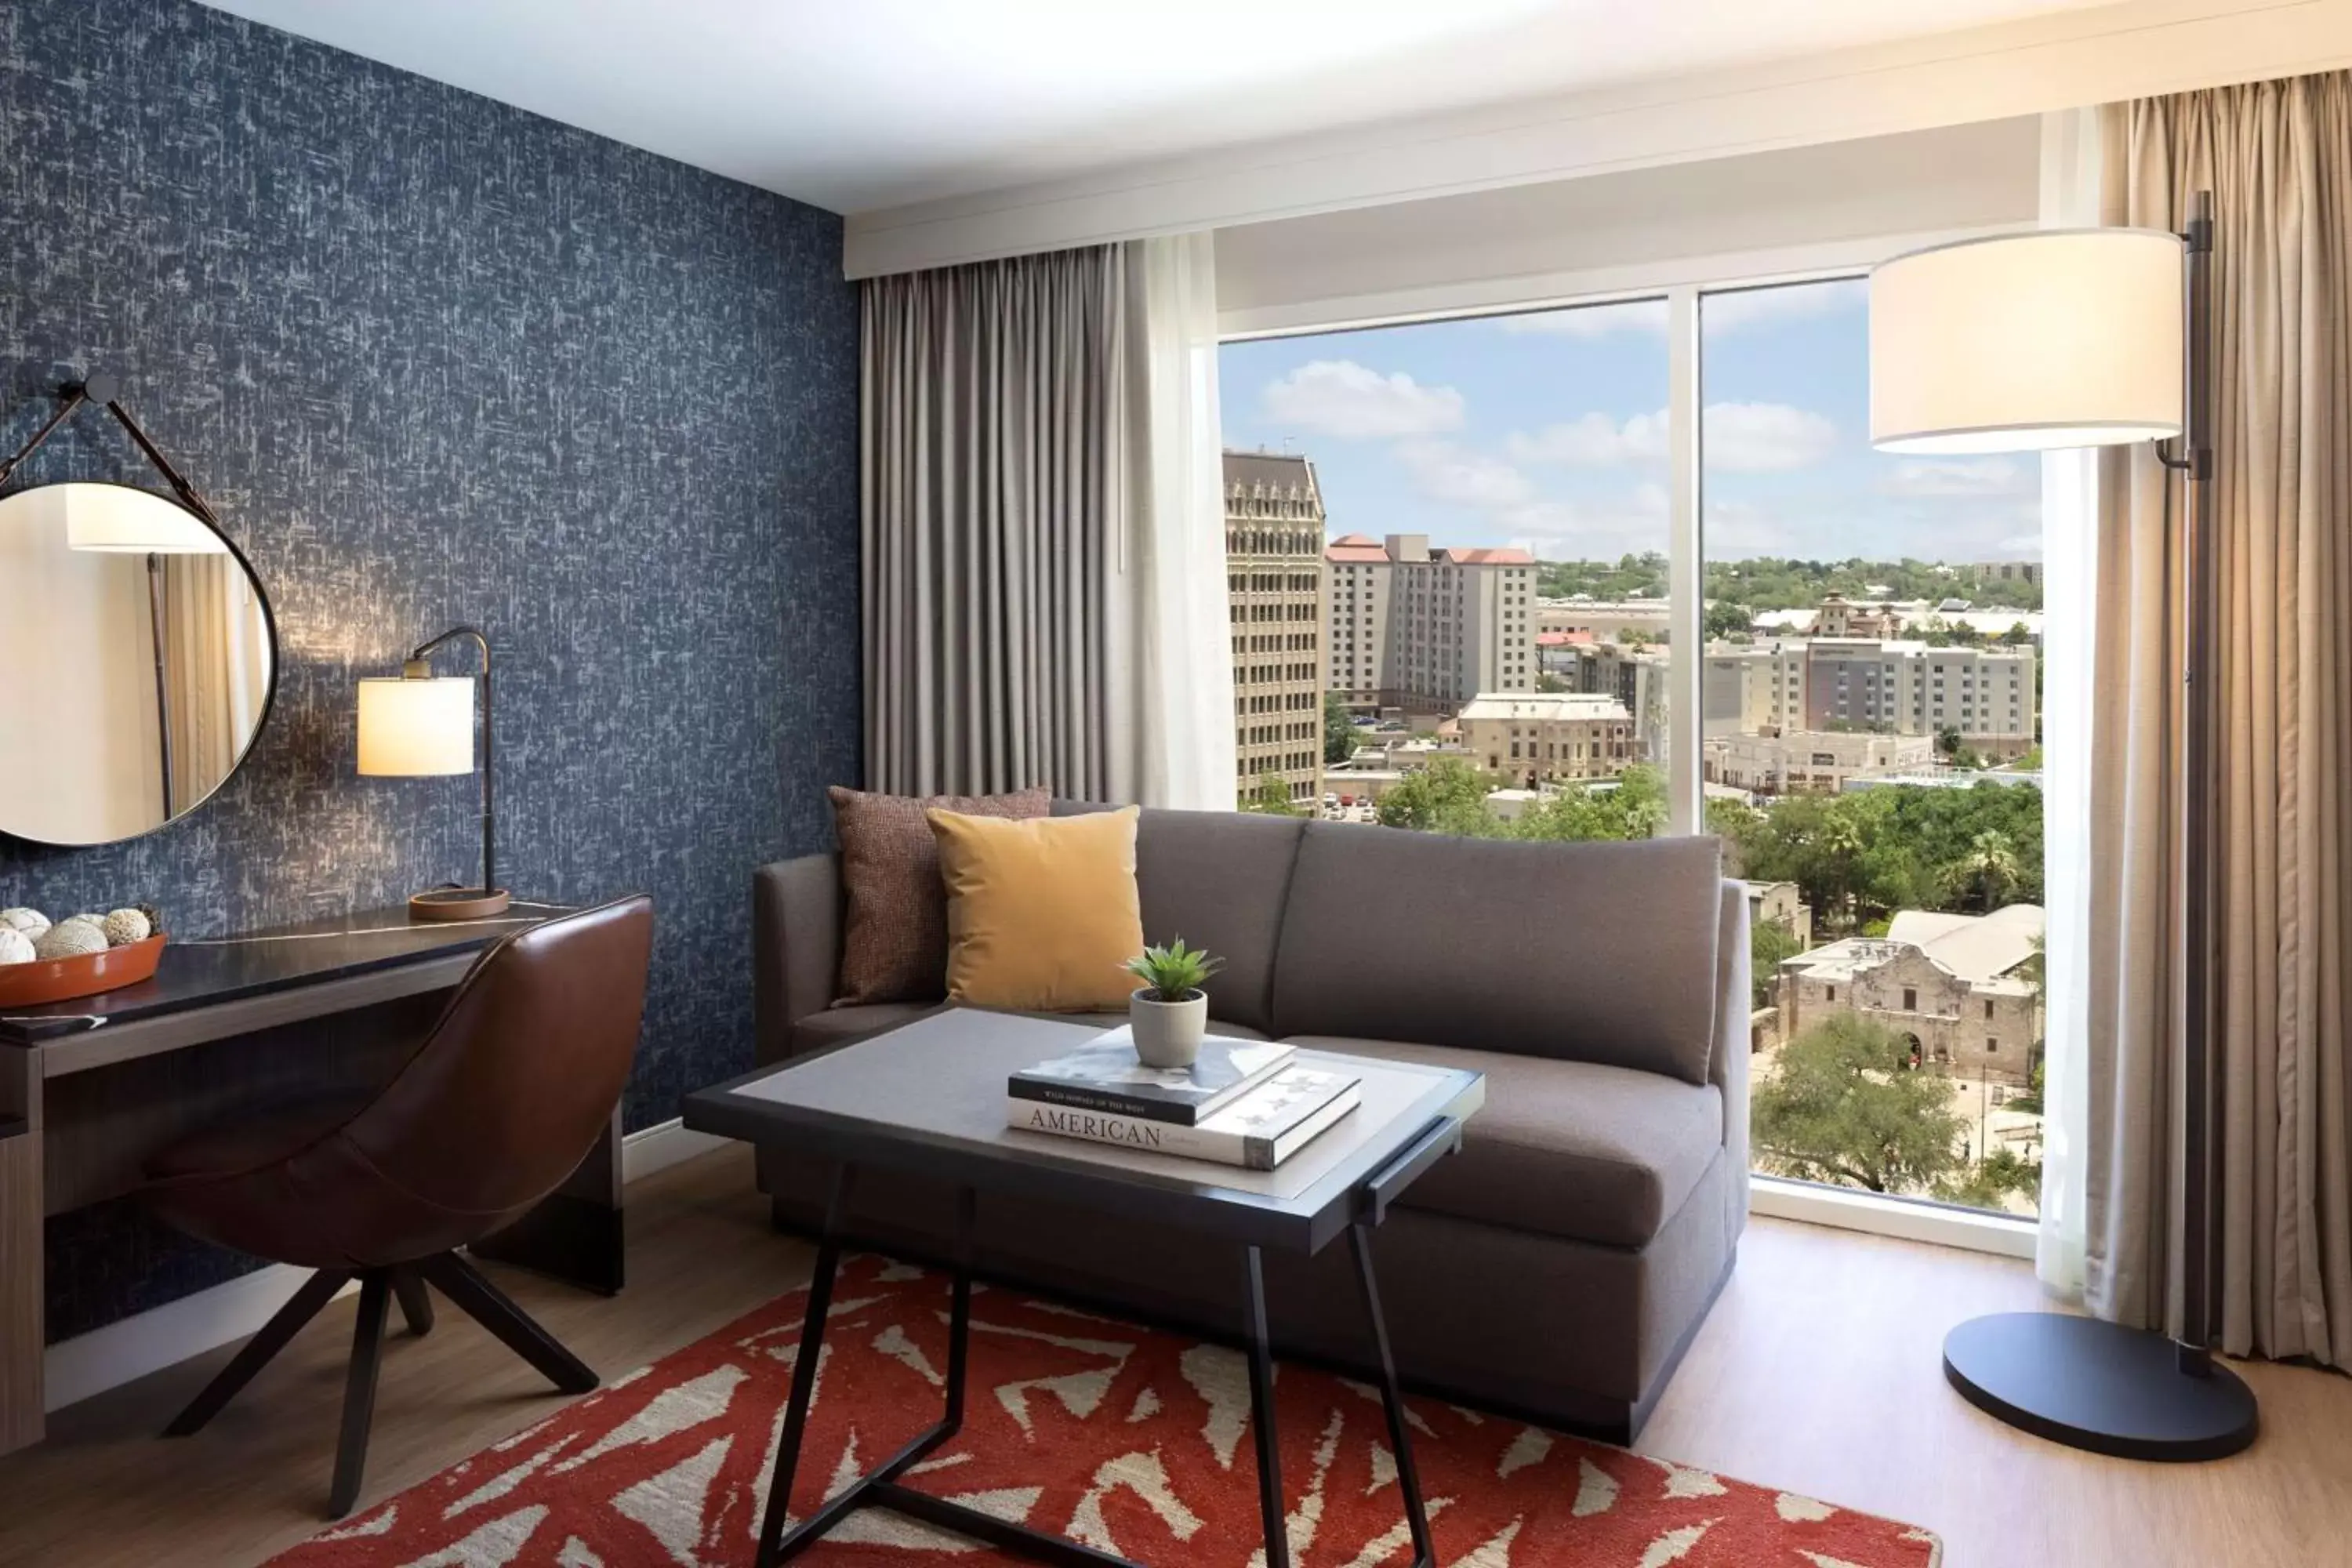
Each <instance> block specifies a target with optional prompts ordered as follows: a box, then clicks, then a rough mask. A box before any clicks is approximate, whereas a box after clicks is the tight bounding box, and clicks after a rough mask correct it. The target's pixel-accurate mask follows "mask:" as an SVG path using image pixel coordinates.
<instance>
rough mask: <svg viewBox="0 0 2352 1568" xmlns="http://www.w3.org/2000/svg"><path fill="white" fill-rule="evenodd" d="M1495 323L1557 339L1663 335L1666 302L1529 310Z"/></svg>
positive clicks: (1502, 318) (1508, 328) (1501, 326)
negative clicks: (1621, 334) (1639, 334)
mask: <svg viewBox="0 0 2352 1568" xmlns="http://www.w3.org/2000/svg"><path fill="white" fill-rule="evenodd" d="M1495 324H1496V326H1498V327H1500V328H1502V329H1503V331H1507V332H1524V333H1534V334H1537V335H1538V336H1542V337H1557V338H1605V337H1608V336H1610V335H1611V334H1612V333H1615V332H1663V331H1665V330H1666V302H1665V301H1664V300H1627V301H1626V302H1625V303H1623V304H1622V305H1576V306H1571V307H1570V308H1569V309H1567V310H1529V311H1528V312H1527V313H1526V314H1524V315H1517V316H1497V317H1496V318H1495Z"/></svg>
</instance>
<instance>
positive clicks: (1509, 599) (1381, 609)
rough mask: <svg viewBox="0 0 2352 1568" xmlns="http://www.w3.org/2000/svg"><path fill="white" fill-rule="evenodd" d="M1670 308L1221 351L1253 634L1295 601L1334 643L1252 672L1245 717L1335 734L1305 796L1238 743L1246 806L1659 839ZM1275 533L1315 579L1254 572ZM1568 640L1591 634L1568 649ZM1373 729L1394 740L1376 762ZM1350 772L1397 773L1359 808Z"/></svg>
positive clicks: (1230, 495) (1294, 338) (1461, 323)
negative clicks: (1280, 667)
mask: <svg viewBox="0 0 2352 1568" xmlns="http://www.w3.org/2000/svg"><path fill="white" fill-rule="evenodd" d="M1661 310H1662V301H1658V300H1639V301H1632V302H1628V303H1619V304H1608V305H1594V306H1584V307H1578V308H1574V309H1569V310H1537V311H1528V312H1521V313H1517V314H1511V315H1502V316H1488V317H1480V318H1465V319H1462V320H1454V321H1423V322H1414V323H1410V324H1405V325H1400V326H1393V327H1378V328H1370V329H1365V330H1361V331H1345V332H1318V333H1307V334H1296V335H1290V336H1282V337H1269V338H1261V339H1254V340H1242V341H1234V342H1227V343H1226V344H1224V345H1223V349H1222V351H1221V353H1220V356H1219V381H1220V399H1219V401H1220V405H1221V407H1222V409H1223V417H1224V421H1225V427H1224V432H1223V433H1224V437H1225V447H1226V456H1225V490H1226V505H1227V530H1226V536H1227V557H1228V564H1229V568H1230V576H1231V579H1232V581H1233V582H1234V583H1239V584H1249V583H1252V582H1254V580H1255V578H1256V577H1257V576H1258V575H1259V574H1263V573H1265V572H1266V571H1268V570H1272V571H1275V572H1276V573H1278V574H1279V577H1280V581H1281V583H1282V584H1283V586H1282V587H1281V588H1280V589H1279V590H1278V591H1277V594H1276V595H1272V597H1276V599H1277V602H1276V603H1274V604H1273V605H1272V606H1271V607H1272V608H1273V609H1274V610H1276V612H1277V613H1276V614H1273V615H1269V616H1257V617H1251V618H1271V619H1288V618H1291V617H1290V616H1289V614H1288V613H1287V612H1286V609H1285V605H1287V604H1289V603H1292V602H1296V603H1297V604H1299V605H1304V606H1305V613H1304V614H1303V615H1302V616H1299V617H1298V618H1300V619H1304V620H1307V621H1310V622H1313V623H1316V624H1318V625H1322V626H1328V628H1329V630H1328V633H1327V634H1326V636H1327V639H1328V645H1329V646H1328V647H1316V648H1314V649H1313V651H1314V652H1315V653H1316V654H1317V658H1316V660H1315V662H1313V663H1312V664H1310V665H1307V666H1304V667H1301V668H1300V669H1299V670H1298V671H1297V672H1296V673H1293V672H1290V671H1286V672H1285V673H1284V674H1283V675H1282V676H1281V677H1280V678H1279V680H1278V681H1276V682H1268V681H1265V680H1260V679H1254V678H1253V679H1249V680H1248V681H1247V682H1246V683H1245V684H1244V681H1243V677H1244V675H1245V674H1251V673H1252V672H1250V671H1249V670H1248V667H1246V666H1239V667H1237V668H1236V672H1235V673H1236V681H1237V695H1242V694H1244V693H1245V692H1251V693H1254V692H1257V691H1261V690H1267V689H1273V690H1274V694H1276V695H1279V696H1281V697H1284V698H1286V699H1288V698H1291V697H1294V696H1298V697H1303V698H1304V699H1305V700H1306V703H1307V705H1308V706H1320V707H1322V708H1323V709H1324V710H1325V712H1326V714H1327V719H1326V729H1327V733H1328V736H1329V739H1328V740H1327V742H1326V744H1325V746H1324V748H1323V751H1322V752H1321V755H1320V757H1319V759H1318V758H1317V757H1315V756H1312V755H1309V756H1307V758H1306V759H1305V761H1306V762H1307V763H1309V764H1311V766H1310V767H1307V768H1302V769H1299V770H1297V773H1296V775H1295V776H1294V775H1293V774H1291V773H1280V774H1277V773H1275V772H1274V771H1273V770H1274V765H1275V763H1277V762H1289V763H1296V762H1297V761H1299V758H1298V757H1297V755H1296V754H1295V753H1292V754H1285V755H1283V756H1281V757H1276V756H1275V755H1273V754H1271V753H1265V752H1262V749H1261V748H1258V747H1256V746H1255V745H1254V744H1252V743H1250V742H1247V740H1246V731H1242V732H1241V733H1242V734H1243V735H1244V744H1243V750H1244V753H1245V755H1244V764H1243V765H1242V766H1241V767H1239V768H1238V770H1237V776H1238V777H1239V779H1240V780H1241V785H1242V788H1241V793H1242V795H1243V796H1244V805H1258V804H1259V803H1260V802H1261V801H1265V800H1270V801H1272V802H1274V803H1275V804H1276V807H1277V808H1279V806H1280V805H1281V803H1282V802H1283V800H1284V799H1285V798H1286V793H1288V792H1295V791H1297V790H1298V789H1300V788H1301V787H1302V786H1303V787H1304V788H1305V789H1306V791H1307V793H1308V794H1310V795H1317V796H1322V797H1328V796H1335V795H1336V796H1343V797H1348V804H1343V805H1338V806H1335V807H1333V808H1332V810H1334V811H1335V812H1336V813H1337V814H1338V815H1340V816H1353V817H1356V818H1359V819H1364V818H1371V817H1375V816H1376V817H1377V818H1378V819H1379V820H1381V821H1384V822H1388V823H1390V824H1391V825H1393V826H1407V827H1417V828H1423V829H1433V830H1442V831H1450V832H1477V833H1482V834H1488V835H1493V836H1496V837H1519V838H1534V839H1541V838H1581V837H1609V838H1627V837H1648V836H1650V835H1652V834H1654V833H1659V832H1663V831H1665V830H1666V828H1667V826H1669V822H1670V820H1671V819H1672V814H1671V812H1670V810H1669V805H1668V770H1669V768H1670V766H1671V755H1670V735H1669V731H1668V725H1669V722H1670V717H1669V716H1670V711H1671V706H1672V705H1671V704H1670V702H1669V701H1668V688H1669V685H1670V684H1671V673H1670V672H1671V668H1672V665H1671V660H1672V658H1673V646H1672V645H1673V638H1672V636H1671V624H1672V620H1673V613H1674V605H1673V601H1672V597H1671V595H1670V593H1669V587H1670V584H1669V574H1668V570H1667V552H1668V545H1669V540H1668V529H1667V507H1666V502H1665V500H1664V489H1663V487H1662V481H1663V478H1664V472H1665V468H1666V463H1667V458H1668V455H1669V454H1668V449H1667V434H1668V416H1667V414H1666V404H1667V395H1668V379H1669V378H1668V374H1667V368H1668V354H1667V350H1666V344H1665V342H1664V338H1663V337H1662V335H1661V334H1659V333H1658V332H1657V331H1656V330H1655V326H1656V322H1657V321H1658V319H1659V316H1660V311H1661ZM1269 521H1286V522H1293V523H1305V524H1309V525H1311V531H1308V532H1307V533H1306V534H1304V535H1303V537H1307V538H1309V539H1311V540H1312V542H1313V548H1314V555H1315V557H1316V560H1315V562H1314V564H1315V566H1316V567H1317V568H1318V570H1317V571H1315V572H1314V573H1313V574H1311V575H1310V574H1308V573H1307V571H1306V570H1305V569H1304V568H1305V565H1306V563H1305V562H1303V561H1300V560H1297V559H1295V558H1284V559H1280V560H1269V559H1267V558H1266V552H1265V551H1263V550H1262V549H1260V548H1259V543H1260V542H1259V540H1258V537H1257V534H1258V531H1259V529H1260V527H1261V526H1262V525H1263V524H1265V523H1266V522H1269ZM1359 583H1361V584H1362V586H1363V588H1364V594H1363V596H1362V597H1361V599H1359V598H1358V597H1357V595H1356V593H1355V588H1356V586H1357V584H1359ZM1234 592H1235V593H1236V595H1237V597H1238V596H1241V595H1248V596H1251V597H1253V598H1254V599H1266V598H1269V597H1270V595H1267V594H1265V593H1263V592H1261V591H1259V590H1257V589H1255V588H1254V587H1252V588H1243V589H1237V590H1234ZM1327 592H1328V595H1329V599H1330V602H1329V604H1328V606H1327V605H1324V604H1323V603H1322V602H1321V599H1322V595H1324V594H1326V593H1327ZM1357 605H1362V606H1363V612H1364V613H1363V615H1362V617H1361V624H1360V628H1358V627H1356V626H1353V625H1352V624H1351V622H1352V619H1353V617H1352V611H1353V610H1354V609H1355V607H1356V606H1357ZM1235 619H1236V620H1237V621H1240V620H1243V619H1244V616H1243V615H1242V614H1241V613H1240V610H1239V607H1238V605H1237V608H1236V614H1235ZM1571 619H1573V620H1577V621H1587V620H1590V621H1596V622H1598V623H1600V624H1599V625H1597V626H1594V628H1593V630H1592V631H1591V633H1590V634H1589V635H1582V636H1579V637H1570V636H1568V635H1567V634H1566V632H1565V630H1564V627H1565V626H1566V624H1567V623H1568V622H1569V621H1570V620H1571ZM1358 629H1360V633H1361V636H1360V638H1359V637H1357V636H1356V635H1354V634H1355V632H1356V631H1357V630H1358ZM1285 706H1287V703H1286V704H1285ZM1332 715H1336V717H1333V716H1332ZM1531 721H1532V722H1531ZM1612 721H1613V723H1614V724H1615V726H1617V728H1616V729H1614V730H1613V731H1611V732H1612V733H1613V734H1616V735H1620V736H1622V739H1619V740H1617V741H1615V742H1614V743H1612V744H1609V745H1607V746H1605V747H1604V746H1602V745H1600V744H1595V745H1594V746H1593V747H1592V749H1591V760H1590V764H1589V765H1585V764H1586V761H1587V759H1586V754H1585V752H1584V749H1583V748H1582V747H1581V746H1579V747H1578V748H1577V749H1576V750H1577V762H1578V763H1579V764H1580V765H1577V766H1575V767H1573V768H1558V767H1548V766H1546V765H1544V764H1545V763H1546V761H1547V759H1548V758H1549V760H1551V761H1554V762H1557V761H1559V760H1560V759H1563V758H1566V757H1567V756H1568V755H1569V752H1568V751H1567V749H1566V747H1565V746H1564V745H1563V743H1562V742H1559V741H1556V740H1550V741H1548V740H1546V739H1545V737H1549V736H1555V735H1558V734H1559V733H1560V732H1561V727H1562V726H1565V725H1570V724H1584V725H1594V726H1596V728H1595V729H1594V730H1593V731H1592V732H1593V733H1594V734H1596V735H1597V734H1599V733H1601V732H1602V731H1601V729H1600V728H1598V726H1609V725H1611V724H1612ZM1367 723H1370V724H1376V725H1380V726H1381V729H1380V730H1377V731H1373V732H1374V734H1376V735H1383V736H1385V735H1398V736H1399V738H1398V739H1396V740H1394V741H1393V742H1389V743H1387V744H1384V745H1381V746H1370V747H1368V746H1366V745H1365V744H1364V743H1363V742H1364V741H1365V739H1366V737H1365V735H1364V734H1363V732H1362V731H1363V727H1364V726H1365V725H1366V724H1367ZM1350 726H1352V728H1350ZM1391 726H1393V728H1391ZM1439 731H1444V732H1443V733H1440V732H1439ZM1408 736H1410V737H1412V739H1406V738H1404V737H1408ZM1539 745H1540V746H1543V747H1544V748H1545V749H1544V750H1542V751H1538V746H1539ZM1523 747H1524V748H1525V749H1524V750H1522V748H1523ZM1261 760H1262V761H1263V763H1264V765H1261ZM1481 763H1484V766H1483V767H1482V766H1481V765H1480V764H1481ZM1359 772H1364V773H1381V774H1383V775H1386V776H1385V777H1384V778H1383V779H1382V780H1381V784H1380V787H1379V791H1378V793H1379V797H1380V798H1379V801H1378V804H1377V805H1371V804H1369V797H1370V795H1372V794H1373V790H1372V789H1371V787H1370V785H1369V784H1368V785H1367V787H1366V788H1365V789H1364V790H1363V791H1361V792H1358V791H1354V790H1350V789H1349V787H1348V785H1349V782H1350V780H1349V774H1350V773H1359ZM1310 781H1311V782H1310ZM1274 784H1281V785H1286V786H1288V790H1287V791H1285V790H1281V789H1277V788H1275V787H1273V785H1274ZM1502 791H1510V792H1513V793H1512V794H1511V795H1505V796H1501V797H1500V798H1497V796H1498V792H1502Z"/></svg>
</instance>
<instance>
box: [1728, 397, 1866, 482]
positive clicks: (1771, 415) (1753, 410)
mask: <svg viewBox="0 0 2352 1568" xmlns="http://www.w3.org/2000/svg"><path fill="white" fill-rule="evenodd" d="M1836 447H1837V426H1835V425H1833V424H1832V423H1831V422H1830V420H1829V419H1828V418H1827V417H1826V416H1822V415H1820V414H1815V413H1813V412H1812V411H1811V410H1810V409H1804V408H1792V407H1790V405H1787V404H1785V403H1710V404H1708V405H1706V441H1705V453H1706V466H1707V467H1708V468H1716V469H1719V470H1721V471H1722V472H1725V473H1730V474H1777V473H1785V472H1787V471H1788V470H1790V469H1791V468H1810V467H1811V466H1812V465H1813V464H1815V463H1818V462H1820V461H1821V460H1822V458H1826V457H1828V456H1829V455H1830V453H1831V452H1832V451H1833V450H1834V449H1835V448H1836Z"/></svg>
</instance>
